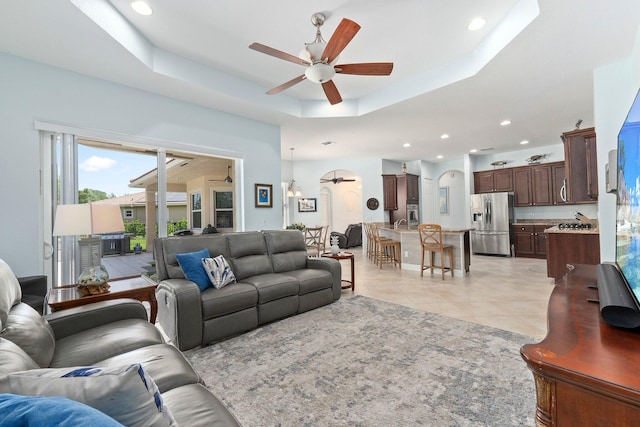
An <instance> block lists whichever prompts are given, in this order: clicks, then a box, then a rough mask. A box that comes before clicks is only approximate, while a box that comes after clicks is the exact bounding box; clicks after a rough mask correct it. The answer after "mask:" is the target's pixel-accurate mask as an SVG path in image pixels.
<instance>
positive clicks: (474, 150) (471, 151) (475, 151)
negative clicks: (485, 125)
mask: <svg viewBox="0 0 640 427" xmlns="http://www.w3.org/2000/svg"><path fill="white" fill-rule="evenodd" d="M469 152H470V153H477V152H478V150H476V149H475V148H473V149H471V150H469Z"/></svg>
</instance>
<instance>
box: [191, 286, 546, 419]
mask: <svg viewBox="0 0 640 427" xmlns="http://www.w3.org/2000/svg"><path fill="white" fill-rule="evenodd" d="M531 342H534V340H533V338H529V337H525V336H523V335H518V334H515V333H512V332H507V331H503V330H499V329H494V328H489V327H486V326H481V325H477V324H473V323H468V322H464V321H460V320H456V319H451V318H447V317H443V316H440V315H436V314H433V313H428V312H423V311H418V310H414V309H411V308H407V307H404V306H400V305H396V304H391V303H387V302H383V301H379V300H375V299H372V298H368V297H364V296H355V297H352V298H347V299H341V300H339V301H337V302H335V303H333V304H330V305H328V306H325V307H321V308H318V309H315V310H312V311H310V312H307V313H303V314H301V315H298V316H294V317H290V318H287V319H284V320H281V321H278V322H275V323H272V324H269V325H266V326H264V327H261V328H259V329H256V330H254V331H252V332H249V333H246V334H243V335H241V336H239V337H236V338H232V339H229V340H227V341H224V342H221V343H218V344H214V345H212V346H209V347H206V348H202V349H197V350H193V351H190V352H187V353H186V355H187V357H188V359H189V360H190V361H191V363H192V364H193V366H194V367H195V369H196V370H197V371H198V372H199V373H200V374H201V376H202V377H203V379H204V381H205V383H206V385H207V387H208V388H209V389H211V390H212V391H213V393H214V394H215V395H216V396H218V397H219V398H220V399H221V400H222V401H223V402H224V403H225V404H226V405H227V407H228V408H229V409H230V410H231V411H232V412H233V413H234V414H235V416H236V417H237V418H238V420H239V421H240V423H241V424H242V425H243V426H245V427H253V426H260V427H262V426H296V427H298V426H367V427H368V426H420V425H423V426H533V425H534V411H535V387H534V383H533V378H532V375H531V373H530V372H529V370H528V369H527V367H526V365H525V363H524V361H523V360H522V359H521V358H520V354H519V349H520V347H521V346H522V345H523V344H526V343H531Z"/></svg>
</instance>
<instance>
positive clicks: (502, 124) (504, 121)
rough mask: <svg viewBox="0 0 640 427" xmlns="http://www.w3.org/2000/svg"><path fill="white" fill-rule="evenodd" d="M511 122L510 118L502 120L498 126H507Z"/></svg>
mask: <svg viewBox="0 0 640 427" xmlns="http://www.w3.org/2000/svg"><path fill="white" fill-rule="evenodd" d="M510 124H511V120H503V121H501V122H500V126H509V125H510Z"/></svg>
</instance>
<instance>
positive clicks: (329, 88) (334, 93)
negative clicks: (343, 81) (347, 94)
mask: <svg viewBox="0 0 640 427" xmlns="http://www.w3.org/2000/svg"><path fill="white" fill-rule="evenodd" d="M322 89H324V94H325V95H327V99H328V100H329V103H330V104H331V105H335V104H339V103H341V102H342V97H341V96H340V92H338V88H337V87H336V85H335V83H333V80H329V81H328V82H324V83H322Z"/></svg>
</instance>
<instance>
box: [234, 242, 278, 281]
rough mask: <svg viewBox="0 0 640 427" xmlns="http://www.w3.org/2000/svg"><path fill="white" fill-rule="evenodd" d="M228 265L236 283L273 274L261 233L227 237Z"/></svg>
mask: <svg viewBox="0 0 640 427" xmlns="http://www.w3.org/2000/svg"><path fill="white" fill-rule="evenodd" d="M228 244H229V256H230V258H229V259H228V261H229V263H230V264H231V268H232V270H233V273H234V274H235V276H236V279H237V280H238V281H241V280H242V279H244V278H245V277H251V276H256V275H259V274H266V273H271V272H273V268H272V266H271V259H270V258H269V254H268V253H267V244H266V243H265V240H264V235H263V234H262V233H261V232H258V231H253V232H247V233H234V234H231V235H229V237H228Z"/></svg>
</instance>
